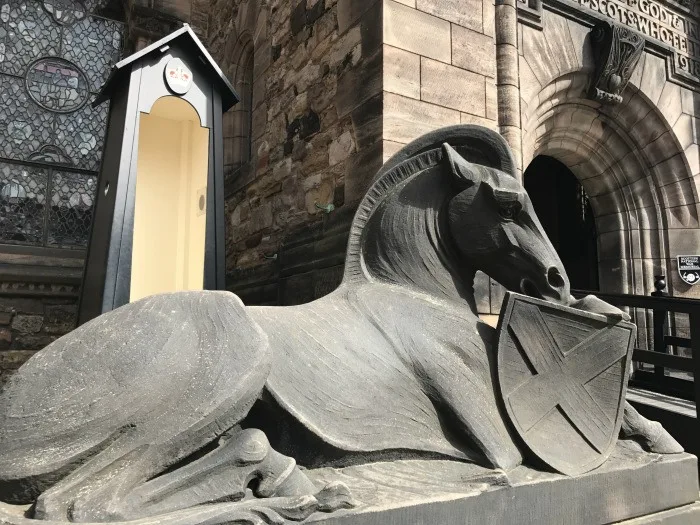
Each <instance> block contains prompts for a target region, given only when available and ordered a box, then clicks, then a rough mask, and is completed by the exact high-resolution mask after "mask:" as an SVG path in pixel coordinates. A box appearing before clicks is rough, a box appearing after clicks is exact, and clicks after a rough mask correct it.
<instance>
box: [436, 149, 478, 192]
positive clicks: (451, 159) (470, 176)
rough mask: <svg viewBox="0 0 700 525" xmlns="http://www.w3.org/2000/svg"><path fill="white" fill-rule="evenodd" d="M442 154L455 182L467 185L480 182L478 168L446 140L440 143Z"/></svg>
mask: <svg viewBox="0 0 700 525" xmlns="http://www.w3.org/2000/svg"><path fill="white" fill-rule="evenodd" d="M442 154H443V160H444V161H445V163H446V164H447V167H448V169H449V170H450V173H451V174H452V175H453V176H454V178H455V180H456V181H457V182H459V183H461V184H466V185H467V187H470V186H474V185H475V184H478V183H479V182H481V177H480V173H479V170H477V169H475V166H474V165H473V164H472V163H471V162H469V161H468V160H466V159H465V158H464V157H462V155H460V154H459V153H457V152H456V151H455V149H454V148H453V147H452V146H450V145H449V144H448V143H447V142H445V143H443V145H442Z"/></svg>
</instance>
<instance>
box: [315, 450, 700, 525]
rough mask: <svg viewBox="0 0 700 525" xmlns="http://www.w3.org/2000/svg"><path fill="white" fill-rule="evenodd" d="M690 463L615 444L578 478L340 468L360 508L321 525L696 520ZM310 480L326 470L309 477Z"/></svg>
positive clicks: (422, 466) (524, 472)
mask: <svg viewBox="0 0 700 525" xmlns="http://www.w3.org/2000/svg"><path fill="white" fill-rule="evenodd" d="M697 472H698V471H697V460H696V458H695V456H692V455H690V454H679V455H672V456H659V455H656V454H647V453H644V452H641V451H639V449H636V448H634V447H633V446H631V445H629V444H627V443H625V444H622V445H618V447H617V449H616V451H615V452H614V453H613V456H612V457H611V458H610V460H609V461H607V462H606V463H605V464H604V465H603V466H602V467H600V468H598V469H596V470H594V471H592V472H589V473H588V474H585V475H583V476H580V477H577V478H569V477H566V476H562V475H559V474H554V473H544V472H539V471H535V470H532V469H530V468H528V467H519V468H517V469H515V470H514V471H512V472H511V473H509V474H508V475H506V474H504V473H502V472H499V471H489V470H486V469H482V468H480V467H477V466H475V465H469V464H462V463H455V462H451V461H403V462H397V463H394V464H391V463H375V464H372V465H364V466H359V467H350V468H346V469H343V470H342V471H341V478H342V481H343V482H344V483H346V484H347V485H348V486H349V487H350V490H351V491H352V492H353V494H354V495H355V497H356V498H357V499H358V500H359V501H360V505H359V506H358V507H357V508H355V509H353V510H351V511H342V512H339V513H337V514H334V515H315V516H313V517H312V518H311V519H310V521H311V522H313V523H317V524H323V525H378V524H381V525H399V524H401V525H404V524H424V525H428V524H430V525H436V524H439V525H464V524H466V523H479V524H480V525H488V524H494V525H496V524H498V525H503V524H517V525H527V524H533V525H535V524H536V525H549V524H552V525H554V524H562V523H565V524H567V525H579V524H580V525H593V524H608V523H618V522H626V520H632V521H630V522H629V523H630V525H631V524H635V525H641V524H652V523H654V524H657V523H658V524H662V523H663V524H669V525H670V524H674V525H675V524H678V525H680V524H689V523H700V503H698V502H697V501H698V499H700V498H699V495H698V479H697ZM313 475H314V477H315V478H316V479H317V480H319V481H320V480H325V479H330V477H331V472H330V471H328V470H325V471H324V470H319V471H315V472H313Z"/></svg>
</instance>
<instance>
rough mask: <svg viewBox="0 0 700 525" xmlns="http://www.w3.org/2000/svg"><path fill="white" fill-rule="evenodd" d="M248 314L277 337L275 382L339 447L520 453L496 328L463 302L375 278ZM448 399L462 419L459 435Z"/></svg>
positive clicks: (284, 403) (492, 457) (505, 461)
mask: <svg viewBox="0 0 700 525" xmlns="http://www.w3.org/2000/svg"><path fill="white" fill-rule="evenodd" d="M250 314H251V317H252V318H253V319H254V320H255V322H256V323H257V324H258V325H259V326H260V327H261V328H262V329H263V331H264V332H265V333H267V334H268V337H269V341H270V347H271V351H272V355H273V358H272V359H273V366H272V368H271V372H270V376H269V378H268V380H267V383H266V387H267V389H268V391H269V392H270V393H271V394H272V396H273V397H274V398H275V399H276V401H277V402H278V403H279V404H280V406H281V407H282V408H283V409H284V410H285V411H286V412H287V413H289V414H291V415H292V416H293V417H294V418H295V419H297V420H298V421H299V422H300V423H302V424H303V425H304V426H305V427H306V428H307V429H309V430H311V431H312V432H313V433H314V434H315V435H316V436H317V437H319V438H320V439H321V440H323V441H324V442H326V443H328V444H330V445H332V446H333V447H335V448H337V449H339V450H343V451H347V452H350V453H352V452H360V453H372V452H382V451H391V450H403V451H405V452H404V454H405V455H410V453H409V452H408V451H413V452H414V453H433V454H439V455H445V456H449V457H453V458H457V459H477V458H483V457H484V456H486V457H487V458H488V462H491V463H492V464H494V465H495V466H499V467H503V468H510V467H513V466H514V465H515V464H517V463H518V462H519V460H520V455H519V453H518V452H517V449H515V446H514V445H513V443H512V440H511V439H510V437H509V435H508V433H507V431H506V429H505V427H504V425H503V423H502V417H501V415H500V413H499V410H498V407H497V404H496V399H495V397H494V389H493V384H492V373H491V370H492V363H490V360H489V355H490V354H492V347H491V336H492V331H493V330H492V329H491V328H490V327H488V326H486V325H483V324H481V323H480V321H479V320H478V317H477V316H475V315H474V313H473V312H472V310H471V309H470V308H469V307H467V306H466V305H465V304H464V303H461V304H460V303H456V302H452V301H448V300H444V299H435V298H430V297H429V296H427V295H426V294H423V293H420V292H417V291H412V290H407V289H406V288H403V287H399V286H396V285H389V284H365V285H349V286H341V287H340V288H339V289H338V290H336V291H335V292H334V293H332V294H331V295H329V296H327V297H325V298H323V299H322V300H319V301H314V302H312V303H309V304H307V305H302V306H296V307H285V308H276V307H260V308H251V311H250ZM455 327H457V328H455ZM455 389H457V392H454V390H455ZM445 409H447V411H448V412H449V413H450V414H451V417H452V416H454V419H455V422H456V423H457V425H456V426H457V427H458V431H457V432H455V433H454V434H453V435H450V433H448V432H446V426H449V425H447V424H446V422H445V421H444V420H441V417H442V416H441V412H442V411H444V410H445ZM477 414H478V416H476V415H477ZM475 416H476V417H475Z"/></svg>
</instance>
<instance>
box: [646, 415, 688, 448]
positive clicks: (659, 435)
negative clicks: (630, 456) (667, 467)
mask: <svg viewBox="0 0 700 525" xmlns="http://www.w3.org/2000/svg"><path fill="white" fill-rule="evenodd" d="M652 427H654V431H653V432H652V433H651V436H649V437H648V438H647V440H646V442H645V443H642V446H643V447H644V448H645V449H646V450H648V451H649V452H655V453H656V454H680V453H681V452H684V450H683V447H682V446H681V445H680V443H678V441H676V440H675V439H674V438H673V436H672V435H671V434H669V433H668V432H667V431H666V429H664V427H662V426H661V424H660V423H658V422H656V421H653V422H652Z"/></svg>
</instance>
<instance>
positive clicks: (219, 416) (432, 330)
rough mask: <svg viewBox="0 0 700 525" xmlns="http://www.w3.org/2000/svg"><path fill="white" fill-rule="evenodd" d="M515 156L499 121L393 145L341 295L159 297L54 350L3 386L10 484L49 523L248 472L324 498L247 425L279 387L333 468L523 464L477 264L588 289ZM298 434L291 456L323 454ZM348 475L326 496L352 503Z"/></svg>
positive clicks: (507, 278)
mask: <svg viewBox="0 0 700 525" xmlns="http://www.w3.org/2000/svg"><path fill="white" fill-rule="evenodd" d="M450 141H452V142H453V143H454V144H455V145H456V147H457V146H458V147H459V148H461V149H460V151H461V152H463V153H464V154H469V155H472V156H476V158H477V160H480V161H483V163H484V164H485V165H479V164H472V163H470V162H468V161H467V160H465V159H464V158H463V157H462V156H461V154H460V153H458V152H456V151H455V150H454V149H453V148H452V147H450V146H449V145H448V144H443V142H450ZM513 165H514V163H513V160H512V156H511V155H510V153H509V150H508V148H507V145H506V144H505V141H503V139H502V138H501V137H500V136H498V135H497V134H494V133H493V132H489V131H488V130H485V129H483V128H476V127H470V126H460V127H456V128H449V129H446V130H443V131H440V132H436V133H434V134H429V135H428V136H426V137H424V138H421V139H418V140H417V141H415V142H414V143H412V144H409V145H408V146H406V147H405V148H404V149H403V150H402V151H401V152H399V154H397V155H396V156H395V158H393V159H392V160H390V161H389V162H388V163H387V166H386V167H385V168H384V169H383V170H382V171H381V172H380V173H379V175H378V177H377V178H376V179H375V181H374V183H373V184H372V187H371V188H370V190H369V191H368V193H367V195H366V196H365V198H364V199H363V201H362V202H361V203H360V205H359V208H358V211H357V214H356V216H355V219H354V220H353V224H352V227H351V232H350V239H349V242H348V253H347V258H346V267H345V275H344V278H343V283H342V285H341V286H340V287H339V288H338V289H337V290H336V291H334V292H333V293H331V294H330V295H328V296H326V297H324V298H322V299H319V300H317V301H314V302H312V303H309V304H305V305H300V306H294V307H244V306H243V305H242V303H241V302H240V301H239V300H238V299H237V298H235V296H234V295H233V294H229V293H222V292H186V293H180V294H173V295H162V296H155V297H151V298H146V299H143V300H141V301H137V302H135V303H132V304H129V305H126V306H124V307H122V308H119V309H117V310H115V311H113V312H110V313H108V314H105V315H103V316H100V317H99V318H97V319H95V320H93V321H91V322H89V323H87V324H85V325H83V326H81V327H79V328H78V329H77V330H75V331H74V332H72V333H70V334H68V335H67V336H64V337H63V338H61V339H59V340H58V341H56V342H55V343H53V344H52V345H49V347H47V348H46V349H45V350H43V351H42V352H40V353H39V354H37V355H36V356H34V357H33V358H32V359H30V360H29V362H28V363H27V364H26V365H25V366H24V367H22V369H20V371H19V372H18V374H17V375H16V376H14V377H13V378H12V379H11V381H10V383H9V385H8V386H7V388H6V389H5V390H3V391H2V393H0V495H1V496H0V497H2V498H3V499H5V501H8V502H11V503H25V504H27V503H32V502H34V503H35V507H34V508H35V510H34V516H35V517H39V518H44V519H54V520H63V521H90V520H93V521H114V520H115V519H120V518H124V517H128V518H139V517H144V516H153V515H160V514H161V513H163V512H166V511H168V510H170V511H175V510H180V509H193V508H195V507H196V506H197V505H202V504H204V503H212V502H217V501H225V500H227V499H232V497H233V496H232V495H237V496H238V495H240V494H241V493H242V492H241V491H243V492H244V491H245V488H246V487H247V486H248V485H249V483H250V481H251V480H252V479H258V480H259V483H258V484H257V488H256V489H255V490H256V491H257V492H256V495H258V496H260V497H266V498H267V497H269V496H271V495H279V496H294V495H308V494H311V492H310V491H312V490H313V488H312V487H311V484H310V482H309V481H308V479H306V478H305V476H304V475H303V473H302V472H301V471H300V470H299V469H298V468H296V469H295V467H294V461H293V460H292V459H291V458H285V457H284V456H281V455H280V454H279V453H277V452H276V451H274V449H272V448H271V446H270V442H268V441H267V438H266V436H265V434H264V433H263V432H260V431H259V430H254V429H253V428H251V427H250V426H247V425H246V422H247V421H248V420H251V419H253V418H251V414H249V410H250V409H251V406H252V408H253V412H254V411H255V410H256V406H258V404H259V403H260V402H261V401H263V400H264V399H265V398H266V397H271V398H272V400H273V401H274V403H273V404H275V405H276V406H277V408H280V409H281V410H282V412H283V413H285V414H286V415H288V416H290V417H291V418H292V419H294V420H296V422H298V423H299V424H301V426H302V427H303V428H304V429H305V430H306V431H308V432H310V433H311V434H312V435H314V436H315V437H316V438H318V439H319V440H320V441H321V442H323V443H325V444H327V445H329V446H330V447H333V448H334V449H335V450H336V451H337V452H338V453H339V454H340V455H339V456H338V455H337V454H336V455H335V456H334V458H333V459H334V460H338V459H339V458H340V459H339V461H334V462H335V464H338V463H340V464H343V463H344V462H346V463H347V462H350V461H351V458H352V457H357V456H358V455H359V456H360V457H365V458H371V457H375V456H374V454H375V453H380V452H393V453H394V457H395V458H396V457H399V458H400V457H406V458H410V457H416V455H417V454H427V455H439V456H442V457H445V456H446V457H449V458H454V459H458V460H472V461H475V462H479V463H485V464H488V465H490V466H493V467H498V468H504V469H509V468H512V467H514V466H515V465H517V464H519V463H520V462H521V461H522V455H521V453H520V451H519V450H518V448H517V447H516V445H515V444H514V440H513V438H512V436H511V435H510V433H509V430H508V428H507V426H506V424H505V423H504V421H505V415H504V414H503V413H502V411H501V410H500V408H499V403H498V400H497V399H496V388H495V379H494V378H495V366H496V365H495V355H494V354H495V349H496V344H495V333H494V330H493V329H491V328H490V327H488V326H486V325H485V324H483V323H482V322H481V321H480V320H479V318H478V316H477V314H476V308H475V304H474V297H473V290H472V286H473V278H474V274H475V272H476V271H477V270H482V271H484V272H486V273H487V274H489V275H490V276H492V277H493V278H495V279H496V280H498V281H499V282H501V283H502V284H503V285H505V286H506V287H507V288H509V289H511V290H515V291H519V292H522V293H527V294H530V295H535V296H537V297H540V298H546V299H548V300H550V301H555V302H559V303H562V304H570V303H571V301H572V300H573V298H571V296H570V294H569V285H568V281H567V280H566V273H565V271H564V268H563V266H562V265H561V262H560V261H559V258H558V257H557V255H556V252H555V251H554V249H553V247H552V246H551V243H549V241H548V240H547V238H546V235H545V234H544V232H543V230H542V227H541V226H540V224H539V222H538V221H537V218H536V217H535V215H534V211H533V209H532V205H531V203H530V201H529V198H528V197H527V194H526V193H525V191H524V189H523V188H522V186H521V185H520V184H519V183H518V182H517V181H516V180H515V179H514V178H513V177H512V176H511V175H510V174H508V173H506V172H508V171H511V172H512V170H513ZM586 304H588V303H586ZM591 304H593V303H591ZM584 306H585V305H584ZM589 306H590V305H589ZM593 306H594V307H599V306H600V305H599V304H597V303H596V304H593ZM610 308H612V307H610ZM267 394H269V396H267ZM274 423H275V422H274V421H272V424H273V425H274ZM238 425H242V426H243V427H246V428H245V430H243V431H242V432H238V430H239V429H238ZM236 432H238V433H237V434H236V436H234V437H231V434H232V433H234V434H235V433H236ZM287 437H288V438H289V440H290V446H289V447H288V448H289V452H288V453H289V455H290V456H295V455H296V454H295V451H299V450H302V451H303V450H304V449H308V450H309V451H313V450H315V449H313V448H311V447H310V446H309V444H308V443H305V442H303V441H302V440H300V439H299V438H297V439H296V440H295V436H287ZM285 452H286V451H285ZM321 456H322V454H321ZM326 459H328V460H329V462H330V458H324V457H320V458H319V461H318V462H317V464H323V462H324V460H326ZM290 462H291V463H290ZM304 480H306V481H304ZM336 489H337V487H335V488H334V489H332V490H330V492H329V493H325V496H324V497H326V496H328V495H329V494H330V496H331V499H332V500H333V501H334V504H333V505H336V506H335V507H333V506H330V505H325V506H326V509H327V510H332V508H338V507H337V505H339V504H342V503H343V501H344V500H343V497H336V493H335V492H334V491H336ZM324 490H325V489H324ZM321 492H323V491H321ZM319 494H321V493H318V494H316V496H319ZM341 496H342V495H341ZM304 501H306V500H304ZM304 505H306V504H304ZM315 505H316V506H315V507H314V506H310V505H306V506H305V508H304V510H303V512H302V513H301V514H299V515H298V516H302V515H303V516H308V514H309V513H310V512H313V511H314V509H315V508H320V507H323V506H324V504H323V503H320V500H319V501H316V503H315ZM244 507H245V506H243V507H240V509H244ZM238 508H239V507H235V505H234V507H231V509H232V510H231V513H225V514H222V515H221V516H222V518H221V519H222V521H221V522H222V523H223V522H232V521H234V519H233V518H232V516H233V517H237V516H238V514H236V512H237V511H236V509H238ZM1 510H2V509H0V511H1ZM226 512H228V511H226ZM0 513H1V512H0ZM236 519H237V518H236ZM295 519H296V518H295ZM299 519H303V518H299ZM212 523H214V522H212ZM216 523H219V522H216Z"/></svg>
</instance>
